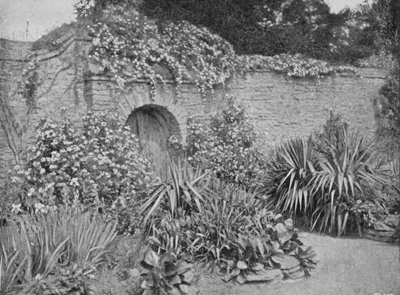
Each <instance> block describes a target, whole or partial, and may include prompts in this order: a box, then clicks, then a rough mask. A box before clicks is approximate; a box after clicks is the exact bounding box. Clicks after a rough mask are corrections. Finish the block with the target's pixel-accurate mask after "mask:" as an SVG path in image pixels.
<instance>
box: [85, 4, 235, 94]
mask: <svg viewBox="0 0 400 295" xmlns="http://www.w3.org/2000/svg"><path fill="white" fill-rule="evenodd" d="M89 32H90V35H91V36H92V37H93V42H92V43H93V46H92V50H91V53H90V56H91V57H92V58H93V59H94V60H95V61H97V62H98V63H99V64H100V70H101V71H104V72H105V73H110V74H111V75H113V76H114V77H115V79H116V81H117V83H118V85H119V86H120V87H121V88H122V87H124V86H126V85H129V83H130V82H133V81H135V80H137V79H145V80H147V81H148V82H149V83H150V85H151V87H152V88H153V91H154V87H155V85H156V83H162V82H165V77H163V75H162V74H160V72H159V71H157V67H155V66H156V65H158V66H160V67H161V68H166V69H167V70H168V71H169V73H170V74H171V75H172V78H173V80H174V82H175V85H176V86H177V87H179V86H180V85H181V84H182V83H183V82H184V81H193V82H195V83H196V84H197V86H198V87H199V90H200V91H201V93H205V91H206V90H210V89H212V87H213V86H214V85H215V84H220V83H224V82H225V80H226V79H227V78H228V77H230V76H232V75H233V73H234V72H236V71H237V70H238V69H239V64H240V63H239V62H238V60H237V58H236V54H235V52H234V50H233V48H232V46H231V45H230V44H229V43H228V42H227V41H225V40H224V39H222V38H221V37H219V36H218V35H215V34H212V33H210V32H209V31H208V30H207V29H205V28H199V27H196V26H194V25H192V24H190V23H188V22H180V23H177V24H175V23H172V22H162V23H160V22H156V21H152V20H149V19H147V18H146V17H145V16H144V15H143V14H140V13H139V12H138V11H136V10H135V9H132V8H131V9H127V8H126V7H124V6H123V5H122V6H111V5H110V6H108V7H107V9H105V10H104V11H103V12H102V13H101V15H99V16H98V17H96V18H95V19H94V20H93V21H92V24H91V25H90V28H89Z"/></svg>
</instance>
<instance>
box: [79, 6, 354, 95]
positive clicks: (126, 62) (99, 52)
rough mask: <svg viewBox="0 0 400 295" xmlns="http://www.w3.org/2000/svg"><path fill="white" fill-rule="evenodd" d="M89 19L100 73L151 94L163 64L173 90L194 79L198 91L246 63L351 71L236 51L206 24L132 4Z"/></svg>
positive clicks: (299, 73)
mask: <svg viewBox="0 0 400 295" xmlns="http://www.w3.org/2000/svg"><path fill="white" fill-rule="evenodd" d="M85 1H86V0H82V1H81V2H85ZM86 2H87V1H86ZM79 13H80V15H81V16H82V15H83V16H85V17H86V16H87V15H88V14H89V13H88V12H87V10H85V9H82V7H80V10H79ZM90 19H91V20H90V23H91V24H90V25H89V31H90V35H91V37H92V38H93V39H92V45H93V46H92V50H91V52H90V57H91V58H92V59H93V60H94V61H95V62H97V63H98V64H99V65H100V71H101V72H103V73H105V74H109V75H112V76H113V77H114V79H115V80H116V82H117V84H118V86H119V87H120V88H121V89H124V88H126V87H127V86H128V85H129V84H130V83H132V82H134V81H137V80H138V79H144V80H146V81H147V82H148V83H149V84H150V86H151V94H152V95H154V93H155V86H156V85H157V84H158V83H165V80H166V79H165V75H163V74H162V70H160V69H168V71H169V73H170V74H171V77H172V79H173V81H174V83H175V86H176V88H177V90H179V88H180V85H181V84H182V83H183V82H184V81H189V82H194V83H196V85H197V87H198V89H199V91H200V92H201V93H202V94H203V95H205V94H206V93H207V91H212V89H213V87H214V86H215V85H217V84H223V83H224V82H225V81H226V80H227V79H228V78H230V77H232V76H233V75H235V73H239V72H245V71H247V70H248V69H250V68H253V69H254V68H256V69H259V68H263V69H269V70H273V71H276V72H279V73H285V74H287V75H288V76H292V77H317V78H320V77H323V76H325V75H330V74H333V73H337V72H343V71H350V72H353V73H355V72H356V71H355V70H354V69H353V68H351V67H344V66H340V67H334V66H331V65H329V63H327V62H323V61H318V60H315V59H310V58H305V57H304V56H301V55H295V56H290V55H287V54H282V55H278V56H274V57H262V56H239V55H237V54H236V53H235V51H234V50H233V47H232V45H231V44H230V43H228V42H227V41H226V40H224V39H223V38H221V37H220V36H218V35H215V34H212V33H211V32H209V31H208V30H207V29H205V28H200V27H196V26H194V25H192V24H190V23H188V22H186V21H182V22H179V23H172V22H165V21H160V20H150V19H148V18H147V17H146V16H144V15H143V14H141V13H139V12H138V11H137V10H135V9H134V8H132V7H131V6H129V7H128V6H124V5H108V6H107V7H106V8H105V9H103V10H101V13H97V15H96V16H95V17H93V16H92V17H91V18H90ZM177 94H178V96H179V91H177Z"/></svg>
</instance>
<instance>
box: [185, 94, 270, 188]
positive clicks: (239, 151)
mask: <svg viewBox="0 0 400 295" xmlns="http://www.w3.org/2000/svg"><path fill="white" fill-rule="evenodd" d="M259 136H260V134H259V132H257V131H256V130H255V127H254V125H253V123H252V122H251V121H250V118H249V115H248V108H247V106H246V105H245V104H243V103H239V102H236V101H235V100H234V99H233V98H231V97H227V98H226V99H225V106H222V108H221V110H220V111H217V112H216V113H215V114H214V115H212V116H211V118H210V122H209V123H208V124H204V123H202V122H200V121H198V120H195V119H191V120H189V123H188V136H187V139H186V147H185V148H186V152H187V155H188V159H189V161H190V163H192V164H193V165H195V166H196V165H200V166H201V167H202V168H203V169H208V170H211V171H212V172H213V173H214V174H215V175H216V176H217V177H218V178H220V179H222V180H224V181H227V182H232V183H236V184H239V185H245V186H247V187H256V186H258V185H260V183H261V181H262V178H263V175H264V166H263V165H264V154H263V153H262V152H261V149H260V146H259V145H258V144H259V142H258V141H257V138H258V137H259Z"/></svg>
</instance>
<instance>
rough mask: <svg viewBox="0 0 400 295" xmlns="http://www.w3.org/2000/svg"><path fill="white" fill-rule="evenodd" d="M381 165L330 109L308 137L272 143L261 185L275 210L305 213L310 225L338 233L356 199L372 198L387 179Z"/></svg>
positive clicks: (369, 146)
mask: <svg viewBox="0 0 400 295" xmlns="http://www.w3.org/2000/svg"><path fill="white" fill-rule="evenodd" d="M384 164H385V162H384V161H382V159H381V157H380V156H379V154H378V153H377V150H376V146H375V145H374V143H373V142H372V141H369V140H368V139H367V138H365V137H364V136H360V135H359V134H357V133H355V132H351V131H350V130H349V129H348V123H347V122H344V121H343V120H342V118H341V116H339V115H335V114H334V113H331V117H330V118H329V119H328V121H327V123H326V124H325V125H324V127H323V130H322V131H321V132H320V133H316V134H315V135H314V136H313V137H311V138H310V140H309V141H305V140H300V139H293V140H290V141H288V142H286V143H283V144H282V145H280V146H278V147H277V148H276V150H275V152H274V153H273V154H272V157H271V158H270V159H269V161H268V165H267V169H268V171H269V174H268V175H269V176H270V177H269V178H268V181H267V182H266V183H265V185H266V190H267V192H268V193H269V194H270V195H271V196H272V200H273V203H274V204H275V206H276V208H277V209H278V208H279V209H280V210H284V211H285V210H287V211H288V212H290V213H294V214H296V215H297V216H300V217H305V218H306V219H307V220H309V221H311V224H310V227H311V228H315V227H316V226H318V227H319V228H320V230H324V231H329V232H332V233H333V232H336V233H337V234H338V235H341V234H342V233H343V232H345V230H346V228H347V226H348V223H347V221H348V220H349V219H350V218H351V217H355V216H354V215H353V213H354V212H355V211H354V210H353V209H352V208H353V207H354V206H355V205H356V204H357V201H361V202H363V201H366V200H369V199H373V200H374V197H376V196H377V195H378V192H379V191H380V189H381V187H382V186H383V185H385V184H387V183H389V180H390V177H389V174H388V171H387V169H386V167H385V166H384ZM268 190H269V191H268ZM374 201H379V199H375V200H374Z"/></svg>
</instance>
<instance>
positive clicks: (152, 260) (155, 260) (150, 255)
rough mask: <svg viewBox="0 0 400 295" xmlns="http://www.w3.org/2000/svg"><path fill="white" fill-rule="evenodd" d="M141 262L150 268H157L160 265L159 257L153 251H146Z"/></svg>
mask: <svg viewBox="0 0 400 295" xmlns="http://www.w3.org/2000/svg"><path fill="white" fill-rule="evenodd" d="M143 261H144V262H146V264H147V265H149V266H151V267H157V266H159V265H160V257H159V256H158V255H157V253H156V252H154V251H151V250H150V251H147V252H146V254H145V256H144V258H143Z"/></svg>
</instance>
